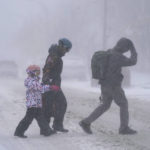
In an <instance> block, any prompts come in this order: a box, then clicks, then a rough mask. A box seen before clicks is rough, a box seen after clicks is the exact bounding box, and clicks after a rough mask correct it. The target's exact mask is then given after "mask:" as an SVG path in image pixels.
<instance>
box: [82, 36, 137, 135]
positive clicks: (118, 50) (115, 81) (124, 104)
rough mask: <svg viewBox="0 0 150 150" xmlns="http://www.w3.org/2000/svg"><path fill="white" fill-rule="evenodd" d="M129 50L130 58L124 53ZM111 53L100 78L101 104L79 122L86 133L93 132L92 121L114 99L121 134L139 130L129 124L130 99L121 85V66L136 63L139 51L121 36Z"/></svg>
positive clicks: (107, 107) (133, 132) (106, 108)
mask: <svg viewBox="0 0 150 150" xmlns="http://www.w3.org/2000/svg"><path fill="white" fill-rule="evenodd" d="M129 50H130V53H131V56H130V58H128V57H126V56H124V55H123V53H125V52H127V51H129ZM109 53H110V55H109V58H108V64H107V71H106V74H105V77H104V78H103V79H99V83H100V84H101V93H102V95H101V104H100V105H99V106H98V107H97V108H96V109H95V110H94V111H93V112H92V113H91V114H90V115H89V116H88V117H87V118H85V119H83V120H82V121H80V123H79V124H80V126H81V127H82V129H83V130H84V131H85V132H86V133H88V134H92V130H91V128H90V126H91V123H92V122H94V121H95V120H96V119H97V118H98V117H100V116H101V115H102V114H103V113H104V112H105V111H106V110H108V109H109V108H110V106H111V103H112V100H114V101H115V103H116V104H117V105H118V106H119V107H120V128H119V134H135V133H137V131H135V130H133V129H131V128H129V126H128V123H129V112H128V101H127V99H126V96H125V93H124V91H123V89H122V86H121V83H122V80H123V75H122V74H121V68H122V67H127V66H132V65H135V64H136V63H137V53H136V50H135V47H134V45H133V43H132V41H131V40H129V39H127V38H121V39H120V40H119V41H118V42H117V44H116V45H115V47H114V48H112V49H111V50H109Z"/></svg>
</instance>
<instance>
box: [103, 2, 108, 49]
mask: <svg viewBox="0 0 150 150" xmlns="http://www.w3.org/2000/svg"><path fill="white" fill-rule="evenodd" d="M103 2H104V17H103V37H102V48H103V49H104V50H105V49H106V46H107V3H108V2H107V0H103Z"/></svg>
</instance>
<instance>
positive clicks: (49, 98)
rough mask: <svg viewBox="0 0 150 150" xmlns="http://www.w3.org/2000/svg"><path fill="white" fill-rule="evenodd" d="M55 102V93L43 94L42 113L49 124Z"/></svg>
mask: <svg viewBox="0 0 150 150" xmlns="http://www.w3.org/2000/svg"><path fill="white" fill-rule="evenodd" d="M53 102H54V94H53V92H51V91H50V92H46V93H44V94H42V104H43V106H42V111H43V115H44V117H45V119H46V121H47V122H48V123H50V117H51V116H52V106H53Z"/></svg>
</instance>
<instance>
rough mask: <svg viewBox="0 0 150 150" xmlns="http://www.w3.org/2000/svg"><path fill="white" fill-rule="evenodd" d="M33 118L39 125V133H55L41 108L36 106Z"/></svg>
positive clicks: (47, 134) (46, 134)
mask: <svg viewBox="0 0 150 150" xmlns="http://www.w3.org/2000/svg"><path fill="white" fill-rule="evenodd" d="M35 119H36V121H37V123H38V125H39V127H40V133H41V134H42V135H45V136H49V135H51V134H54V133H56V132H54V131H53V130H52V129H51V128H50V126H49V123H48V122H47V121H46V119H45V117H44V115H43V112H42V109H41V108H36V114H35Z"/></svg>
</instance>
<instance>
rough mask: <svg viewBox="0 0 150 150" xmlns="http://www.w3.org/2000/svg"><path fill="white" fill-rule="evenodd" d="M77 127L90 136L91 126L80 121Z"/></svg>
mask: <svg viewBox="0 0 150 150" xmlns="http://www.w3.org/2000/svg"><path fill="white" fill-rule="evenodd" d="M79 125H80V126H81V128H82V129H83V130H84V131H85V132H86V133H88V134H92V130H91V125H90V124H87V123H85V122H84V121H80V122H79Z"/></svg>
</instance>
